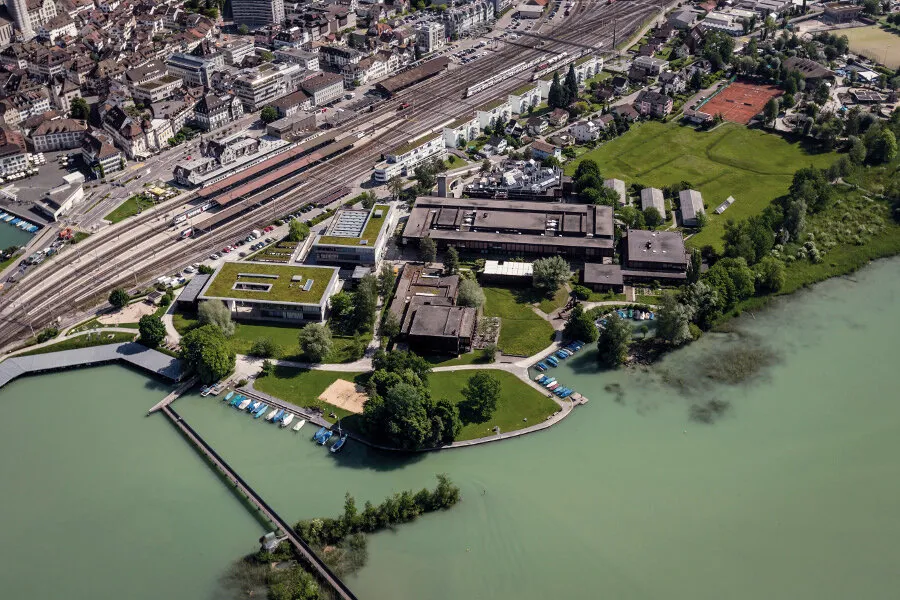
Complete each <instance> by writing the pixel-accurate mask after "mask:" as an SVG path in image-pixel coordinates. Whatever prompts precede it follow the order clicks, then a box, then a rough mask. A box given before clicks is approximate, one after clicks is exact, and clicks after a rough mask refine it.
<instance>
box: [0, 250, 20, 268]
mask: <svg viewBox="0 0 900 600" xmlns="http://www.w3.org/2000/svg"><path fill="white" fill-rule="evenodd" d="M17 258H19V255H18V254H13V255H12V256H10V257H9V258H7V259H6V260H2V261H0V271H2V270H3V269H5V268H6V267H8V266H9V265H11V264H12V263H13V261H14V260H16V259H17Z"/></svg>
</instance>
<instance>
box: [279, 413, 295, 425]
mask: <svg viewBox="0 0 900 600" xmlns="http://www.w3.org/2000/svg"><path fill="white" fill-rule="evenodd" d="M293 420H294V413H288V414H286V415H284V418H283V419H281V426H282V427H287V426H288V425H290V424H291V421H293Z"/></svg>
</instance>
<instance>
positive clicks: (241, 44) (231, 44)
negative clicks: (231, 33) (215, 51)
mask: <svg viewBox="0 0 900 600" xmlns="http://www.w3.org/2000/svg"><path fill="white" fill-rule="evenodd" d="M255 51H256V45H255V44H254V43H253V41H251V40H248V39H245V38H238V39H235V40H230V41H228V42H225V43H224V44H222V56H223V57H224V58H225V62H226V63H227V64H229V65H232V66H234V67H240V66H241V64H242V63H243V62H244V59H245V58H247V57H248V56H251V55H253V53H254V52H255Z"/></svg>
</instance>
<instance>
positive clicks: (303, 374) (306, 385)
mask: <svg viewBox="0 0 900 600" xmlns="http://www.w3.org/2000/svg"><path fill="white" fill-rule="evenodd" d="M363 375H365V374H364V373H353V372H347V373H341V372H339V371H310V370H307V369H294V368H291V367H276V368H275V373H274V374H272V375H269V376H268V377H259V378H257V379H256V381H255V382H254V383H253V387H255V388H256V389H258V390H259V391H261V392H265V393H266V394H270V395H272V396H275V397H276V398H281V399H282V400H287V401H288V402H292V403H293V404H296V405H297V406H303V407H318V408H321V409H322V410H323V411H324V412H325V414H324V417H325V418H326V419H328V420H329V421H331V420H332V419H331V418H330V417H329V416H328V413H330V412H334V413H335V414H336V415H337V416H338V417H342V418H343V417H346V416H348V415H350V414H352V413H349V412H347V411H345V410H341V409H340V408H337V407H335V406H332V405H330V404H326V403H325V402H322V401H321V400H319V399H318V398H319V395H320V394H321V393H322V392H324V391H325V388H327V387H328V386H329V385H331V384H332V383H334V382H335V381H337V380H338V379H346V380H347V381H356V380H357V378H359V377H361V376H363Z"/></svg>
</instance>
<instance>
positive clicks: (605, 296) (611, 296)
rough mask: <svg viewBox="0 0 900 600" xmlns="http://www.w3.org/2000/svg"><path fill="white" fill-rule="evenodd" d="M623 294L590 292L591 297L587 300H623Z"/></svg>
mask: <svg viewBox="0 0 900 600" xmlns="http://www.w3.org/2000/svg"><path fill="white" fill-rule="evenodd" d="M624 301H625V294H616V293H615V292H591V297H590V298H588V299H587V302H624Z"/></svg>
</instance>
